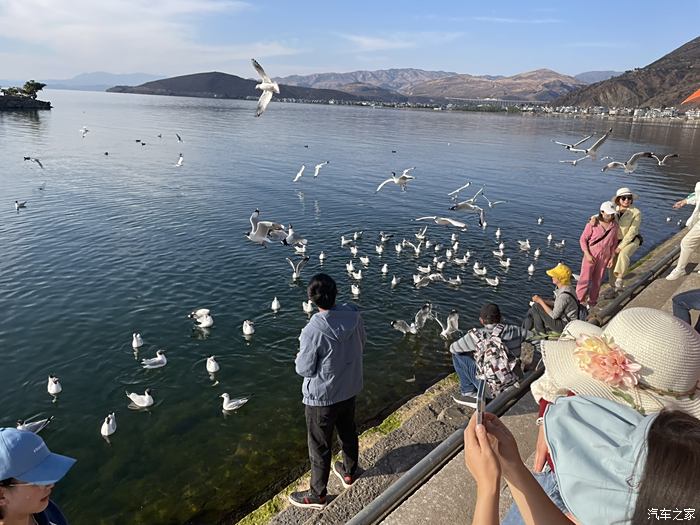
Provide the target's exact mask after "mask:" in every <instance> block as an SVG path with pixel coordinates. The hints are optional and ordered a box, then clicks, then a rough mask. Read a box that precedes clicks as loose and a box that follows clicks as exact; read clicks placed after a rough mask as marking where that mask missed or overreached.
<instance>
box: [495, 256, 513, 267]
mask: <svg viewBox="0 0 700 525" xmlns="http://www.w3.org/2000/svg"><path fill="white" fill-rule="evenodd" d="M498 262H499V263H501V266H503V267H504V268H510V257H508V258H507V259H506V260H505V261H498Z"/></svg>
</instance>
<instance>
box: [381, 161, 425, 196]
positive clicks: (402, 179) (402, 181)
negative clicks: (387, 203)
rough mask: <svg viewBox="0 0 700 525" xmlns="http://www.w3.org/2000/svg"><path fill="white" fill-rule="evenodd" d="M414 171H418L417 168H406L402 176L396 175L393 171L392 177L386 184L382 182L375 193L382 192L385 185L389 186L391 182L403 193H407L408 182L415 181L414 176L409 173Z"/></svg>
mask: <svg viewBox="0 0 700 525" xmlns="http://www.w3.org/2000/svg"><path fill="white" fill-rule="evenodd" d="M414 169H416V168H415V167H413V168H406V169H405V170H403V172H402V173H401V175H396V172H395V171H392V172H391V177H389V178H388V179H386V180H385V181H384V182H382V183H381V184H380V185H379V186H377V190H376V191H375V193H377V192H378V191H379V190H381V189H382V188H383V187H384V185H385V184H389V183H390V182H393V183H394V184H397V185H398V186H399V187H400V188H401V191H406V184H408V181H411V180H413V179H415V177H414V176H413V175H409V173H410V172H411V171H413V170H414Z"/></svg>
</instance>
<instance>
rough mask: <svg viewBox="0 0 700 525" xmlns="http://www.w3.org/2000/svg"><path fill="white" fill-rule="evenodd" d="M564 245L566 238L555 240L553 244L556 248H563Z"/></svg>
mask: <svg viewBox="0 0 700 525" xmlns="http://www.w3.org/2000/svg"><path fill="white" fill-rule="evenodd" d="M565 245H566V239H562V240H561V242H555V243H554V246H555V247H556V248H563V247H564V246H565Z"/></svg>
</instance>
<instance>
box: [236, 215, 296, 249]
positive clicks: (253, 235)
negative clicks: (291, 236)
mask: <svg viewBox="0 0 700 525" xmlns="http://www.w3.org/2000/svg"><path fill="white" fill-rule="evenodd" d="M259 217H260V210H258V209H256V210H255V211H254V212H253V213H252V214H251V216H250V233H248V234H246V237H247V238H248V239H249V240H251V241H253V242H254V243H256V244H261V245H263V246H265V245H266V243H270V242H274V241H281V240H282V239H283V238H286V237H287V232H286V231H284V226H282V225H281V224H279V223H277V222H271V221H261V220H260V219H259Z"/></svg>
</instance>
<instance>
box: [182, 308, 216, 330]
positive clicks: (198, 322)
mask: <svg viewBox="0 0 700 525" xmlns="http://www.w3.org/2000/svg"><path fill="white" fill-rule="evenodd" d="M187 318H188V319H192V320H194V324H195V326H196V327H197V328H211V327H212V326H214V318H213V317H212V316H211V313H210V311H209V309H208V308H198V309H197V310H194V311H193V312H190V313H189V314H187Z"/></svg>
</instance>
